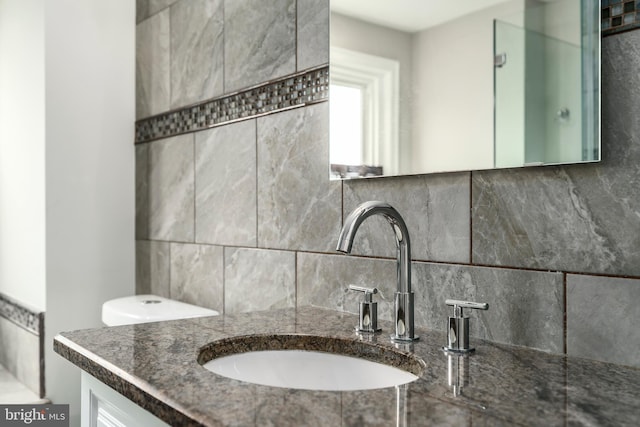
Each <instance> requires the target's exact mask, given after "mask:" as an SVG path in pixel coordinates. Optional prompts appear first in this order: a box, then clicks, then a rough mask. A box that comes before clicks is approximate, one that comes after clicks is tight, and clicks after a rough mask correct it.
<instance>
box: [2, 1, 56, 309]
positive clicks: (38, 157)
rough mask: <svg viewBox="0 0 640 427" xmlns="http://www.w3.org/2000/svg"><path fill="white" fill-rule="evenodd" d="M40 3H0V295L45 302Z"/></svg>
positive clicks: (40, 304)
mask: <svg viewBox="0 0 640 427" xmlns="http://www.w3.org/2000/svg"><path fill="white" fill-rule="evenodd" d="M44 132H45V115H44V0H0V293H3V294H5V295H8V296H9V297H12V298H13V299H15V300H17V301H19V302H21V303H22V304H24V305H26V306H29V307H32V308H33V309H34V310H36V311H44V310H45V308H46V302H45V241H44V233H45V211H44V203H45V196H44V194H45V193H44V192H45V178H44V174H45V167H44V162H45V144H44Z"/></svg>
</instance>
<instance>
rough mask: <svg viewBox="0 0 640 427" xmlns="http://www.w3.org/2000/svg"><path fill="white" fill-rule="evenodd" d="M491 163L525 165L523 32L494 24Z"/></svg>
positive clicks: (496, 21) (518, 28) (505, 24)
mask: <svg viewBox="0 0 640 427" xmlns="http://www.w3.org/2000/svg"><path fill="white" fill-rule="evenodd" d="M493 34H494V37H493V46H494V75H493V78H494V84H493V87H494V127H493V128H494V162H495V167H498V168H508V167H516V166H522V165H523V164H524V129H525V127H524V124H525V123H524V119H525V108H524V107H525V99H524V94H525V69H524V64H525V55H524V52H525V50H524V46H525V43H524V42H525V38H524V30H523V29H522V28H520V27H517V26H515V25H512V24H508V23H506V22H502V21H498V20H494V21H493Z"/></svg>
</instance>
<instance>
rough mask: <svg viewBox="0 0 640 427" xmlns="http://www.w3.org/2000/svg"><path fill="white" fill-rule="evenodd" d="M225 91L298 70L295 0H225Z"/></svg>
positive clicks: (242, 87)
mask: <svg viewBox="0 0 640 427" xmlns="http://www.w3.org/2000/svg"><path fill="white" fill-rule="evenodd" d="M224 66H225V82H224V91H225V92H227V93H229V92H233V91H235V90H239V89H244V88H247V87H249V86H253V85H256V84H259V83H264V82H266V81H268V80H272V79H275V78H277V77H281V76H285V75H287V74H291V73H293V72H295V70H296V1H295V0H277V1H271V2H270V3H269V7H265V5H264V0H225V2H224Z"/></svg>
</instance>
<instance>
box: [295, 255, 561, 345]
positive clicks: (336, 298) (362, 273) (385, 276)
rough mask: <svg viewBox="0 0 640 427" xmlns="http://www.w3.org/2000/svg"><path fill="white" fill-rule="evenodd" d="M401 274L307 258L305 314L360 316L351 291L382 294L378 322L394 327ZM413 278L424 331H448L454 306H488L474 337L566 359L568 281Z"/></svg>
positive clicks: (379, 266)
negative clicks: (324, 311)
mask: <svg viewBox="0 0 640 427" xmlns="http://www.w3.org/2000/svg"><path fill="white" fill-rule="evenodd" d="M395 268H396V264H395V261H391V260H380V259H370V258H369V259H367V258H359V257H349V256H342V255H321V254H305V253H299V254H298V306H304V305H314V306H319V307H325V308H330V309H334V310H341V311H347V312H351V313H357V310H358V302H359V301H360V300H361V298H362V297H361V295H355V294H354V293H346V292H345V289H346V287H347V286H348V285H349V284H356V285H361V286H368V287H374V286H375V287H377V288H378V290H379V291H380V294H379V295H376V296H375V297H374V299H375V300H377V301H378V317H379V318H380V319H385V320H391V318H392V313H393V298H394V292H395V290H396V276H395V274H396V270H395ZM412 275H413V276H412V284H413V287H412V289H413V291H414V293H415V314H414V316H415V324H416V327H427V328H430V329H434V330H439V331H445V329H446V322H447V318H448V317H449V316H450V315H451V311H452V310H451V308H450V307H448V306H446V305H445V300H446V299H464V300H471V301H478V302H487V303H489V310H488V311H486V312H473V313H470V316H471V317H473V320H472V325H471V334H472V336H474V337H477V338H484V339H489V340H492V341H497V342H503V343H507V344H515V345H523V346H527V347H534V348H538V349H541V350H545V351H551V352H555V353H560V352H562V351H563V344H564V343H563V339H564V337H563V286H562V274H560V273H542V272H532V271H518V270H509V269H496V268H483V267H467V266H456V265H445V264H432V263H422V262H415V263H413V265H412ZM443 344H444V343H443Z"/></svg>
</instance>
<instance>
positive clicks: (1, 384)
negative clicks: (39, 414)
mask: <svg viewBox="0 0 640 427" xmlns="http://www.w3.org/2000/svg"><path fill="white" fill-rule="evenodd" d="M47 403H51V402H50V401H49V400H48V399H41V398H40V397H38V395H37V394H36V393H34V392H33V391H32V390H30V389H29V388H27V387H26V386H25V385H24V384H22V383H21V382H20V381H18V380H17V379H16V378H15V377H14V376H13V375H11V373H9V371H7V370H6V369H5V368H4V367H3V366H2V365H0V404H2V405H25V404H30V405H44V404H47Z"/></svg>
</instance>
